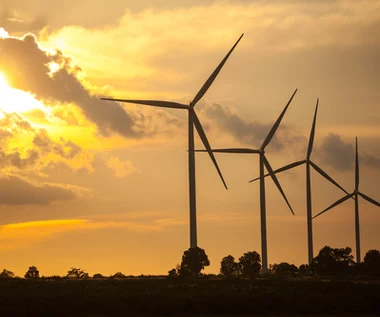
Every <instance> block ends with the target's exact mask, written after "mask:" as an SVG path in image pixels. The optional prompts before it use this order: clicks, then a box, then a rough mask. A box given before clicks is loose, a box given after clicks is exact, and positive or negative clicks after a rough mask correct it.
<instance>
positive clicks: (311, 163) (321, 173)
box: [309, 161, 349, 195]
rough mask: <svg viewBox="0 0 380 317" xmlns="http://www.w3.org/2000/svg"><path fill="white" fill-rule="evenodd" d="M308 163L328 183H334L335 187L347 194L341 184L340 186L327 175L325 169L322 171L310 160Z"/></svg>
mask: <svg viewBox="0 0 380 317" xmlns="http://www.w3.org/2000/svg"><path fill="white" fill-rule="evenodd" d="M309 162H310V165H311V166H312V167H313V168H314V170H315V171H316V172H318V173H319V174H320V175H322V176H323V177H324V178H326V179H327V180H328V181H329V182H330V183H332V184H334V185H335V186H336V187H338V188H339V189H341V190H342V191H344V192H345V193H346V194H347V195H349V193H348V191H346V190H345V189H344V188H343V187H342V186H340V185H339V184H338V183H337V182H336V181H335V180H334V179H333V178H332V177H331V176H329V175H328V174H327V173H326V172H325V171H323V170H322V169H321V168H320V167H319V166H318V165H317V164H315V163H314V162H312V161H309Z"/></svg>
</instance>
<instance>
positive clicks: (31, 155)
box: [0, 150, 39, 169]
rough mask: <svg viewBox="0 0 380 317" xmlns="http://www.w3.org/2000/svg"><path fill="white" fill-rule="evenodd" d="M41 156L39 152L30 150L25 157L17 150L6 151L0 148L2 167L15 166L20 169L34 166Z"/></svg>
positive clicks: (0, 164)
mask: <svg viewBox="0 0 380 317" xmlns="http://www.w3.org/2000/svg"><path fill="white" fill-rule="evenodd" d="M38 158H39V154H38V152H36V151H34V150H29V151H28V154H27V156H26V157H23V155H22V154H20V152H18V151H17V150H15V151H13V152H11V153H5V152H3V151H2V150H0V167H9V166H14V167H17V168H20V169H23V168H26V167H29V166H33V165H35V164H36V162H37V160H38Z"/></svg>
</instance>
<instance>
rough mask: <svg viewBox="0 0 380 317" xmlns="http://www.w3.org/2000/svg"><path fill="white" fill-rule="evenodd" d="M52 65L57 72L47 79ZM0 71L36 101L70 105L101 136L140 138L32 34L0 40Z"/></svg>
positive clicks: (68, 64) (116, 108)
mask: <svg viewBox="0 0 380 317" xmlns="http://www.w3.org/2000/svg"><path fill="white" fill-rule="evenodd" d="M52 62H54V63H57V64H59V65H60V66H61V68H60V70H58V71H57V72H55V73H54V74H53V75H51V76H50V75H49V72H50V68H49V64H50V63H52ZM0 69H1V70H2V71H5V73H6V74H7V78H8V79H9V80H10V81H11V85H12V86H13V87H15V88H19V89H22V90H26V91H30V92H31V93H33V94H35V95H36V97H37V98H38V99H44V100H55V101H59V102H61V103H74V104H75V105H77V106H78V107H79V108H80V109H81V110H82V112H83V113H84V115H85V116H86V117H87V118H88V119H89V120H90V121H92V122H93V123H95V124H96V125H97V127H98V129H99V131H100V133H101V134H103V135H105V136H108V135H110V134H111V133H118V134H120V135H122V136H124V137H129V138H139V137H142V136H143V135H144V132H142V131H141V130H140V131H136V127H135V122H134V120H133V119H132V117H131V116H130V115H129V114H128V113H126V112H125V110H124V109H123V108H122V107H121V106H120V105H119V104H117V103H115V102H105V101H101V100H99V97H98V96H95V95H93V94H91V92H90V91H89V90H87V89H86V88H85V87H84V85H83V83H82V82H81V81H80V80H79V79H78V77H77V76H78V74H79V73H80V71H81V70H80V68H79V67H78V66H77V65H75V63H74V62H73V61H72V60H71V59H70V58H69V57H66V56H64V55H63V54H62V52H60V51H58V50H56V51H55V53H53V52H47V51H44V50H43V49H42V48H41V47H40V45H39V43H38V42H37V40H36V38H35V36H34V35H33V34H27V35H25V36H24V37H23V38H15V37H10V38H0Z"/></svg>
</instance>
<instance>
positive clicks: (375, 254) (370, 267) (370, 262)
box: [364, 250, 380, 275]
mask: <svg viewBox="0 0 380 317" xmlns="http://www.w3.org/2000/svg"><path fill="white" fill-rule="evenodd" d="M364 265H365V268H366V270H367V271H368V273H369V274H371V275H380V251H379V250H369V251H368V252H367V253H366V255H365V257H364Z"/></svg>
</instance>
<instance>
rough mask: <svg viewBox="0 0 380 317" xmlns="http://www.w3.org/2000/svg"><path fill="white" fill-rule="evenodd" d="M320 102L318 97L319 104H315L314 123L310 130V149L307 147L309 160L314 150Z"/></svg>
mask: <svg viewBox="0 0 380 317" xmlns="http://www.w3.org/2000/svg"><path fill="white" fill-rule="evenodd" d="M318 103H319V99H317V105H316V106H315V112H314V119H313V125H312V127H311V132H310V138H309V146H308V149H307V159H308V160H309V159H310V155H311V151H313V144H314V135H315V124H316V122H317V112H318Z"/></svg>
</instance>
